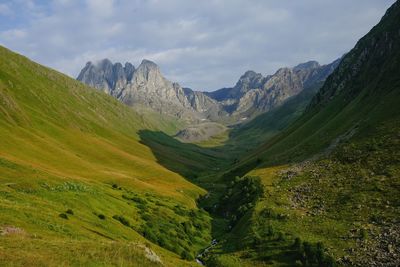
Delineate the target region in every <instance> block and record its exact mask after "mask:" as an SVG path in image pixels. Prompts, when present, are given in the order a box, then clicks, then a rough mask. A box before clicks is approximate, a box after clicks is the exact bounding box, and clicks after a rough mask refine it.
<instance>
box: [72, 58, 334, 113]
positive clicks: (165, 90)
mask: <svg viewBox="0 0 400 267" xmlns="http://www.w3.org/2000/svg"><path fill="white" fill-rule="evenodd" d="M336 66H337V65H336V64H330V65H326V66H321V65H320V64H319V63H318V62H316V61H308V62H305V63H302V64H299V65H297V66H296V67H294V68H281V69H279V70H278V71H277V72H276V73H275V74H273V75H268V76H265V77H264V76H263V75H262V74H261V73H257V72H255V71H252V70H248V71H246V72H245V73H244V74H243V75H242V76H241V77H240V79H239V80H238V81H237V83H236V85H235V86H234V87H232V88H223V89H220V90H217V91H215V92H195V91H192V90H190V89H187V88H186V89H183V88H182V87H181V86H180V85H179V84H178V83H173V82H170V81H168V80H167V79H166V78H164V76H163V75H162V73H161V71H160V68H159V67H158V66H157V64H156V63H154V62H153V61H150V60H147V59H143V60H142V62H141V63H140V65H139V66H138V68H137V69H135V67H134V66H133V65H132V64H131V63H129V62H127V63H125V66H123V65H122V64H121V63H115V64H113V63H112V62H111V61H110V60H108V59H103V60H102V61H100V62H98V63H97V64H93V63H91V62H88V63H87V64H86V66H85V67H84V68H83V69H82V71H81V73H80V75H79V76H78V80H80V81H82V82H84V83H86V84H88V85H90V86H93V87H96V88H98V89H101V90H103V91H105V92H106V93H108V94H110V95H113V96H114V97H116V98H118V99H119V100H120V101H122V102H124V103H125V104H127V105H130V106H136V105H137V106H146V107H150V108H151V109H153V110H155V111H158V112H160V113H163V114H168V115H172V116H176V117H178V118H184V119H188V120H192V119H194V120H203V119H204V118H207V119H209V120H212V121H219V120H221V121H228V120H229V121H235V120H237V119H241V118H243V117H246V118H248V117H253V116H255V115H257V114H259V113H262V112H266V111H268V110H270V109H272V108H274V107H276V106H278V105H280V104H282V103H283V102H284V101H285V100H286V99H288V98H289V97H291V96H294V95H296V94H298V93H299V92H301V91H302V90H303V89H304V88H306V87H308V86H310V85H313V84H315V83H317V82H320V81H323V80H325V79H326V77H327V76H329V74H330V73H331V72H332V71H333V70H334V69H335V67H336Z"/></svg>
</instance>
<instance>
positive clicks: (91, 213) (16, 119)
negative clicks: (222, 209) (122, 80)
mask: <svg viewBox="0 0 400 267" xmlns="http://www.w3.org/2000/svg"><path fill="white" fill-rule="evenodd" d="M0 58H1V59H2V60H1V61H0V103H1V105H0V139H1V142H0V210H1V212H0V222H1V225H0V227H2V229H3V232H4V231H6V230H4V229H6V227H10V226H12V227H18V228H21V229H22V230H21V231H20V232H21V233H19V234H18V233H17V234H7V235H4V236H0V255H1V257H0V261H1V264H5V263H6V262H8V264H10V265H13V263H12V262H14V263H15V264H16V265H20V264H22V263H24V262H29V263H30V264H31V265H41V264H44V263H46V264H47V263H48V264H49V265H59V264H60V262H62V263H63V264H64V265H69V264H85V265H91V264H92V265H96V264H99V259H97V257H96V255H99V254H101V253H102V251H104V250H108V248H110V249H111V250H110V251H109V252H108V253H109V254H110V255H112V256H110V257H109V259H108V260H107V261H105V262H106V264H105V265H120V264H121V263H125V264H127V265H132V264H134V265H143V266H147V265H148V264H150V262H149V261H148V260H147V259H146V258H145V257H144V256H143V255H144V254H146V253H145V252H144V248H141V247H140V246H138V245H132V247H126V246H125V245H127V244H133V243H132V242H139V243H144V242H147V241H146V239H144V238H143V237H142V235H145V234H143V232H144V229H146V222H153V223H155V224H157V223H158V222H159V221H160V218H163V220H165V221H171V222H175V224H174V225H172V226H170V228H168V231H170V232H166V229H165V227H167V226H165V227H164V226H162V225H158V226H157V227H154V228H155V229H159V231H160V232H156V233H153V234H157V235H159V236H169V237H171V240H164V241H166V242H167V243H168V242H175V241H174V240H178V239H179V240H182V242H181V243H182V244H180V245H179V246H178V245H177V246H176V247H179V248H180V249H181V250H185V249H184V248H186V249H187V250H188V251H195V250H197V249H200V248H201V247H202V246H204V244H206V243H207V242H208V241H207V239H208V238H209V237H208V234H207V232H209V230H207V225H205V226H204V227H203V228H201V229H200V230H199V228H195V227H194V226H192V225H190V227H189V228H190V229H189V230H188V229H186V230H187V231H193V234H196V235H197V236H198V237H199V238H198V240H190V241H189V240H186V239H187V238H188V234H187V233H186V232H184V231H183V230H182V229H181V228H182V227H181V226H180V222H183V221H188V220H191V218H190V217H189V216H188V215H187V214H188V213H189V211H190V210H192V209H193V210H196V206H195V199H196V198H197V197H198V196H199V195H200V194H204V191H203V190H202V189H200V188H199V187H197V186H194V185H193V184H191V183H189V182H187V181H186V180H185V179H184V178H183V177H182V176H180V175H179V174H177V173H174V172H172V171H169V170H167V169H165V168H164V167H163V166H161V165H160V164H158V163H157V162H156V161H157V159H156V157H155V156H154V155H153V153H152V151H151V150H150V149H149V148H147V147H146V146H145V145H143V144H141V143H140V137H139V134H138V132H139V130H141V129H154V130H156V129H160V128H162V129H163V130H165V131H171V132H172V131H173V130H174V129H173V127H174V125H173V124H171V123H165V124H164V123H163V122H161V121H157V119H156V118H154V119H150V120H149V119H147V118H146V120H144V119H143V118H142V117H141V116H139V115H138V114H136V113H135V112H134V111H133V110H131V109H129V108H127V107H125V106H124V105H122V104H120V103H119V102H118V101H117V100H115V99H113V98H112V97H109V96H106V95H104V94H102V93H100V92H98V91H95V90H93V89H90V88H88V87H86V86H84V85H82V84H81V83H79V82H76V81H74V80H72V79H70V78H68V77H66V76H64V75H62V74H59V73H57V72H55V71H53V70H50V69H47V68H45V67H42V66H40V65H38V64H35V63H33V62H31V61H29V60H28V59H26V58H24V57H22V56H19V55H17V54H14V53H12V52H10V51H9V50H7V49H5V48H2V47H0ZM154 125H157V127H155V126H154ZM113 184H115V186H114V187H116V188H113V187H112V185H113ZM118 188H119V189H118ZM123 195H125V198H124V197H123ZM126 195H129V196H132V195H134V196H135V197H136V198H135V199H136V202H135V200H132V199H129V197H126ZM140 199H142V200H143V199H146V200H145V203H144V204H143V203H142V201H141V200H140ZM177 207H178V208H179V209H180V210H181V211H177V209H178V208H177ZM67 209H72V210H73V212H74V215H68V214H67V215H68V217H69V219H68V220H66V219H63V218H60V217H59V214H60V213H65V211H66V210H67ZM182 210H183V211H182ZM99 214H103V215H105V218H106V219H105V220H102V219H100V218H99V217H98V215H99ZM195 214H197V212H196V213H195ZM114 215H123V216H124V217H125V218H127V220H129V221H130V224H131V227H127V226H124V225H123V224H121V222H119V221H118V220H115V219H112V216H114ZM197 215H198V216H200V217H201V218H202V219H203V221H204V222H207V215H205V214H197ZM197 215H196V216H197ZM7 229H8V228H7ZM17 232H18V231H17ZM139 233H140V234H139ZM150 239H153V240H154V238H150ZM15 240H20V241H21V240H22V241H23V242H19V243H18V244H19V245H17V243H15ZM110 241H115V242H112V243H110ZM204 242H205V243H204ZM147 243H148V244H150V242H147ZM149 246H151V247H152V249H153V250H155V251H156V252H157V254H159V255H160V256H161V259H162V261H163V262H164V263H166V264H167V265H173V266H174V265H176V264H178V262H179V264H182V265H184V264H185V263H184V262H183V261H180V260H179V259H178V258H179V256H178V255H176V254H173V253H171V252H169V251H167V250H164V249H161V248H160V247H158V246H156V245H154V244H151V245H149ZM163 246H164V247H167V248H169V247H168V245H165V244H163ZM22 250H23V251H24V253H20V252H21V251H22ZM113 251H114V252H115V253H114V252H113ZM175 252H177V253H180V252H181V251H175ZM131 253H136V254H137V255H141V256H138V257H133V256H132V255H131ZM191 253H193V252H191ZM16 255H18V256H16ZM11 260H12V262H11ZM122 265H123V264H122Z"/></svg>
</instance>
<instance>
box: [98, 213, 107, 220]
mask: <svg viewBox="0 0 400 267" xmlns="http://www.w3.org/2000/svg"><path fill="white" fill-rule="evenodd" d="M97 217H99V219H101V220H105V219H106V216H105V215H104V214H99V215H97Z"/></svg>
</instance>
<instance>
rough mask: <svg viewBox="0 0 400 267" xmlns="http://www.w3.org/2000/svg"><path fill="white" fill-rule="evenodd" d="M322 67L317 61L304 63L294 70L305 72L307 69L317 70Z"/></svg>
mask: <svg viewBox="0 0 400 267" xmlns="http://www.w3.org/2000/svg"><path fill="white" fill-rule="evenodd" d="M319 67H321V65H320V64H319V63H318V61H315V60H310V61H307V62H304V63H300V64H299V65H297V66H295V67H294V68H293V70H295V71H296V70H305V69H315V68H319Z"/></svg>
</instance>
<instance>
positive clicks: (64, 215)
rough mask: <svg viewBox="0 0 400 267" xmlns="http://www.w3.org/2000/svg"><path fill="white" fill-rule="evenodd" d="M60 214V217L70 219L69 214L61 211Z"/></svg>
mask: <svg viewBox="0 0 400 267" xmlns="http://www.w3.org/2000/svg"><path fill="white" fill-rule="evenodd" d="M58 216H59V217H60V218H63V219H65V220H68V215H67V214H65V213H60V214H59V215H58Z"/></svg>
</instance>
